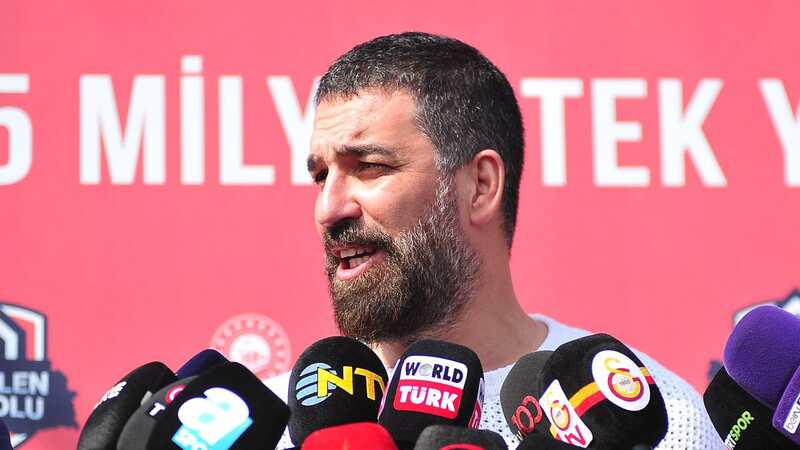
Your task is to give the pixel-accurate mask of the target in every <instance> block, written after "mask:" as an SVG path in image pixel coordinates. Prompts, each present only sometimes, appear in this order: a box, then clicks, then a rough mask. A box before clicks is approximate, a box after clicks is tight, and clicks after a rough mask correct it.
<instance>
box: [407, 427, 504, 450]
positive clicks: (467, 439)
mask: <svg viewBox="0 0 800 450" xmlns="http://www.w3.org/2000/svg"><path fill="white" fill-rule="evenodd" d="M440 449H448V450H508V447H507V446H506V442H505V441H504V440H503V437H502V436H500V435H499V434H497V433H495V432H494V431H490V430H475V429H472V428H463V427H454V426H452V425H431V426H429V427H427V428H425V430H423V431H422V434H420V435H419V439H417V444H416V445H415V446H414V450H440Z"/></svg>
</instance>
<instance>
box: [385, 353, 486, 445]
mask: <svg viewBox="0 0 800 450" xmlns="http://www.w3.org/2000/svg"><path fill="white" fill-rule="evenodd" d="M483 395H484V385H483V367H482V366H481V362H480V360H479V359H478V355H476V354H475V352H473V351H472V350H470V349H468V348H467V347H464V346H462V345H458V344H453V343H449V342H442V341H435V340H421V341H418V342H416V343H414V344H412V345H411V346H410V347H408V349H407V350H406V352H405V353H404V354H403V356H401V357H400V360H399V361H398V362H397V365H396V366H395V370H394V373H393V374H392V379H391V381H390V382H389V388H388V390H387V391H386V397H385V398H384V401H383V405H381V408H382V409H381V412H380V413H379V415H378V423H379V424H381V425H383V426H384V427H385V428H386V429H387V430H389V433H391V435H392V437H393V438H394V439H395V441H396V442H397V443H398V446H399V447H401V448H413V445H414V442H416V441H417V438H419V436H420V434H421V433H422V431H423V430H424V429H425V428H427V427H428V426H430V425H454V426H461V427H469V428H478V424H479V423H480V420H481V408H482V405H483Z"/></svg>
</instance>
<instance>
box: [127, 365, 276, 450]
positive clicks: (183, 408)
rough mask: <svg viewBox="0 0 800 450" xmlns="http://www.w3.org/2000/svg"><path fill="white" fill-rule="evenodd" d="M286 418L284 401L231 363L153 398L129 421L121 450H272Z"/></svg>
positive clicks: (181, 382) (166, 388) (164, 389)
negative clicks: (177, 449) (171, 449)
mask: <svg viewBox="0 0 800 450" xmlns="http://www.w3.org/2000/svg"><path fill="white" fill-rule="evenodd" d="M288 420H289V408H288V407H287V406H286V404H285V403H283V401H281V400H280V399H279V398H278V397H277V396H276V395H275V394H274V393H273V392H272V391H271V390H270V389H269V388H267V387H266V386H265V385H264V384H263V383H262V382H261V380H259V379H258V378H257V377H256V376H255V375H253V373H251V372H250V371H249V370H247V368H246V367H244V366H242V365H241V364H239V363H230V362H229V363H224V364H219V365H216V366H213V367H211V368H210V369H208V370H205V371H203V372H201V373H200V375H196V376H190V377H188V378H184V379H182V380H178V381H177V382H174V383H172V384H171V385H168V386H166V387H165V388H163V389H161V390H160V391H159V392H157V393H155V394H153V395H152V396H151V398H149V399H148V400H147V401H146V402H145V403H144V404H142V406H141V407H140V408H139V409H138V410H136V412H135V413H134V414H133V415H132V416H131V418H130V419H129V420H128V422H127V424H126V425H125V428H124V429H123V431H122V433H121V435H120V440H119V442H118V444H117V450H157V449H164V448H175V447H177V448H180V449H184V450H190V449H192V450H194V449H214V450H228V449H233V450H244V449H251V448H273V447H275V445H277V443H278V441H279V440H280V437H281V434H282V433H283V429H284V427H285V426H286V423H287V422H288Z"/></svg>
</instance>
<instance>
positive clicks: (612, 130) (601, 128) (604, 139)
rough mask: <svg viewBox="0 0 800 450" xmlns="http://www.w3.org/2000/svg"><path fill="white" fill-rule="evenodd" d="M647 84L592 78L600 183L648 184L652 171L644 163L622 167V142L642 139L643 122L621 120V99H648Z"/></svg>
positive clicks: (596, 167)
mask: <svg viewBox="0 0 800 450" xmlns="http://www.w3.org/2000/svg"><path fill="white" fill-rule="evenodd" d="M646 95H647V84H646V83H645V81H644V80H643V79H641V78H629V79H596V80H592V122H593V125H594V126H593V133H592V142H593V149H594V182H595V184H596V185H598V186H606V187H615V186H647V185H649V184H650V171H649V170H648V169H647V167H643V166H628V167H623V166H620V165H619V164H618V162H617V151H618V149H617V143H618V142H639V141H641V140H642V125H641V124H640V123H639V122H618V121H617V99H618V98H644V97H646Z"/></svg>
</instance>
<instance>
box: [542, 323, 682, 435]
mask: <svg viewBox="0 0 800 450" xmlns="http://www.w3.org/2000/svg"><path fill="white" fill-rule="evenodd" d="M539 386H541V389H543V391H542V393H541V395H540V396H539V402H540V405H541V408H542V410H543V412H544V414H545V415H546V416H547V419H548V420H549V422H550V424H551V425H550V430H549V433H550V434H551V435H552V436H553V437H554V438H555V439H557V440H560V441H564V442H567V443H570V444H573V445H578V446H580V447H584V448H594V449H614V450H617V449H630V448H632V447H635V446H637V445H639V446H645V448H649V447H655V446H656V445H658V443H659V442H660V441H661V440H662V439H663V438H664V436H665V435H666V434H667V426H668V425H667V410H666V406H665V404H664V398H663V397H662V395H661V392H660V390H659V389H658V386H657V385H656V383H655V380H654V379H653V377H652V376H651V375H650V372H649V371H648V370H647V368H646V367H645V366H644V364H642V361H641V360H640V359H639V358H638V357H637V356H636V355H635V354H634V353H633V351H631V350H630V349H629V348H628V347H626V346H625V344H623V343H622V342H620V341H618V340H617V339H615V338H613V337H611V336H609V335H607V334H595V335H591V336H586V337H583V338H580V339H576V340H574V341H570V342H567V343H565V344H563V345H561V346H560V347H558V348H557V349H556V350H555V351H554V352H553V354H552V355H550V357H549V358H548V359H547V361H546V362H545V364H544V367H543V368H542V371H541V380H540V384H539Z"/></svg>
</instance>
